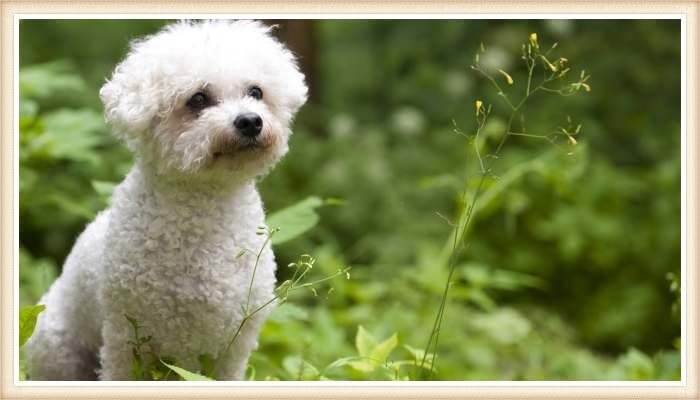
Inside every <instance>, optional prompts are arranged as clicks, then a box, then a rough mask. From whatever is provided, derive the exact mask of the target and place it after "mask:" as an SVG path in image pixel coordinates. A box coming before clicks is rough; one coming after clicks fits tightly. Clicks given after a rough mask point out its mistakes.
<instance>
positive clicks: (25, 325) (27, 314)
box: [19, 304, 46, 347]
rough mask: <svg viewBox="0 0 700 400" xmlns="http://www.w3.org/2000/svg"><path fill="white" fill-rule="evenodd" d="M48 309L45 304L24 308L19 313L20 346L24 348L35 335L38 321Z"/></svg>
mask: <svg viewBox="0 0 700 400" xmlns="http://www.w3.org/2000/svg"><path fill="white" fill-rule="evenodd" d="M45 309H46V306H45V305H43V304H37V305H35V306H27V307H23V308H22V309H21V310H20V312H19V345H20V347H21V346H24V344H25V343H26V342H27V340H29V338H30V337H32V334H33V333H34V328H35V327H36V320H37V318H38V317H39V314H41V312H42V311H44V310H45Z"/></svg>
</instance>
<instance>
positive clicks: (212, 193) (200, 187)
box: [129, 160, 257, 205]
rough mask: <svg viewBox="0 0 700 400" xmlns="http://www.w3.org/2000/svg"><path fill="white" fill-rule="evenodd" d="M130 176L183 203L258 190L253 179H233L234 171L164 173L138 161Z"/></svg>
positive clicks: (157, 194) (155, 193) (217, 199)
mask: <svg viewBox="0 0 700 400" xmlns="http://www.w3.org/2000/svg"><path fill="white" fill-rule="evenodd" d="M129 175H130V178H131V179H133V181H134V182H135V183H136V182H138V183H137V186H140V187H142V188H144V189H146V190H147V191H148V192H150V195H151V196H154V197H158V198H161V199H163V200H167V201H173V202H175V203H183V205H185V204H188V203H191V204H205V203H211V202H218V203H220V204H222V203H226V201H225V200H227V199H229V200H230V199H232V198H233V197H238V196H241V195H243V196H246V195H249V194H251V192H257V191H256V188H255V180H253V179H247V180H241V179H236V177H235V172H231V173H230V174H223V173H219V174H216V175H209V176H204V177H203V176H199V175H183V174H179V175H177V174H172V175H171V174H163V173H159V172H158V171H156V170H155V169H154V168H151V167H150V166H149V165H148V164H146V163H144V162H141V161H138V160H137V162H136V164H135V165H134V167H133V169H132V171H131V172H130V173H129ZM227 175H229V176H227Z"/></svg>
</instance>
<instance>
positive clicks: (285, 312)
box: [19, 20, 681, 380]
mask: <svg viewBox="0 0 700 400" xmlns="http://www.w3.org/2000/svg"><path fill="white" fill-rule="evenodd" d="M163 23H164V21H128V22H126V21H99V22H94V21H74V20H66V21H23V22H22V24H21V26H20V37H21V46H22V48H21V50H20V59H21V71H20V75H21V76H20V133H21V134H20V143H19V144H20V155H19V156H20V157H19V158H20V160H19V162H20V182H19V185H20V202H19V208H20V247H21V249H20V283H21V284H20V303H21V304H22V305H28V304H35V303H36V302H37V301H38V300H39V298H40V296H41V294H42V293H44V292H45V291H46V289H47V288H48V285H49V284H50V282H51V281H52V280H53V279H54V278H55V276H56V275H57V274H58V273H59V271H60V267H59V266H60V265H61V264H62V262H63V260H64V258H65V256H66V255H67V253H68V251H69V250H70V248H71V245H72V243H73V242H74V240H75V238H76V236H77V234H78V233H79V232H80V231H81V230H82V229H83V227H84V225H85V224H86V223H87V222H88V221H89V220H90V219H91V218H92V217H93V216H94V215H95V213H96V212H97V211H98V210H100V209H102V208H103V207H105V206H106V205H107V203H108V198H109V195H110V193H111V189H112V183H113V182H119V181H120V180H121V179H122V178H123V176H124V174H125V173H126V172H127V170H128V168H129V167H130V164H131V157H130V155H129V154H128V152H127V151H126V150H125V149H124V148H123V147H122V146H120V145H118V144H117V143H116V142H115V141H114V140H113V139H112V138H111V137H110V136H109V134H108V132H107V129H106V128H105V127H104V126H103V124H102V122H101V117H100V113H101V105H100V104H99V100H98V98H97V95H96V94H97V91H98V89H99V86H100V85H101V83H102V82H103V81H104V78H105V77H106V76H107V75H108V74H109V72H110V70H111V69H112V68H113V67H114V65H115V63H116V62H117V61H118V60H119V58H120V57H122V56H123V54H124V52H125V50H126V47H125V44H126V40H127V39H128V38H131V37H135V36H137V35H140V34H144V33H149V32H152V31H154V30H155V29H156V28H157V27H158V26H160V25H162V24H163ZM315 29H316V36H315V37H316V38H317V54H316V55H317V57H316V58H317V60H318V65H317V70H316V71H315V72H314V73H313V78H314V79H313V80H314V82H315V83H316V85H315V86H316V88H315V92H314V93H313V94H312V98H311V103H310V104H308V105H307V106H305V107H304V108H303V109H302V112H301V113H300V114H299V116H298V118H297V122H296V123H295V128H294V130H295V134H294V135H293V136H292V137H291V143H290V153H289V154H288V155H287V156H286V158H285V159H284V160H283V161H282V163H281V164H280V165H279V166H278V167H276V169H275V170H274V171H273V172H272V173H271V175H270V176H269V177H267V178H266V179H265V180H264V181H262V182H261V184H260V188H261V191H262V197H263V199H265V202H266V208H267V209H268V210H273V211H274V210H283V209H284V210H285V211H284V212H283V214H281V215H282V216H284V217H283V218H281V217H279V214H277V215H274V213H271V214H270V217H269V219H268V225H269V226H270V227H271V228H272V230H276V228H280V229H279V231H276V232H275V233H274V234H272V236H271V237H272V239H271V240H272V243H273V244H274V246H275V254H276V258H277V260H278V265H280V266H285V265H289V264H292V265H293V266H292V267H291V268H284V267H280V268H279V271H278V281H279V282H281V284H280V285H281V290H280V291H278V292H277V295H278V296H279V299H282V298H285V299H286V298H287V297H289V300H290V301H289V302H282V303H281V304H280V305H278V307H277V308H276V309H275V310H274V311H273V313H272V315H271V317H270V319H269V320H268V322H267V323H266V324H265V325H264V327H263V331H262V334H261V337H260V348H259V350H258V351H256V352H255V353H254V354H253V356H252V358H251V364H250V366H249V370H248V373H247V378H248V379H256V380H298V379H304V380H307V379H308V380H317V379H337V380H347V379H417V378H420V377H421V376H430V377H431V379H438V380H494V379H513V380H567V379H584V380H625V379H630V380H638V379H642V380H646V379H652V380H677V379H679V377H680V353H679V350H680V348H679V347H680V346H679V343H680V342H679V337H680V323H679V319H680V315H679V313H678V310H679V304H680V303H679V302H680V298H681V297H680V292H679V287H680V280H679V279H680V278H679V277H680V275H681V274H680V267H679V266H680V234H681V230H680V165H681V164H680V136H679V132H680V113H679V109H680V92H679V88H680V75H679V70H680V68H679V65H680V25H679V23H678V22H677V21H667V20H666V21H653V20H644V21H632V20H626V21H591V20H581V21H566V20H556V21H515V20H508V21H496V20H492V21H456V20H455V21H419V20H413V21H349V20H347V21H340V20H333V21H317V22H316V23H315ZM95 32H100V39H101V40H100V41H99V45H91V44H89V43H87V44H85V46H72V47H71V46H60V47H56V46H49V45H47V44H46V43H47V42H46V41H45V40H44V39H45V38H46V37H54V38H56V40H55V42H60V43H76V42H77V40H76V38H79V37H89V36H90V35H95ZM532 32H538V33H539V35H538V37H537V38H530V36H529V35H530V33H532ZM523 39H525V41H526V43H525V48H524V49H523V47H521V43H522V41H523ZM480 41H483V51H481V47H482V46H481V43H480ZM555 41H558V42H559V44H558V45H557V46H556V47H555V48H554V50H552V53H549V54H548V53H547V51H549V49H550V48H551V47H552V45H553V44H554V42H555ZM96 43H98V42H96ZM535 43H536V44H535ZM601 43H605V46H601ZM528 44H529V45H530V52H529V53H528V51H527V46H528ZM535 47H537V48H536V49H535V50H536V51H533V48H535ZM523 50H524V52H523ZM538 52H539V53H538ZM475 53H478V54H479V60H478V64H479V69H481V70H482V71H483V72H484V73H486V74H488V75H489V76H490V77H491V78H492V80H493V82H495V83H496V85H497V86H498V87H499V88H500V89H497V90H495V87H496V86H494V83H492V82H491V81H490V80H489V79H486V78H484V77H483V75H481V73H480V72H479V71H475V70H470V68H469V66H470V65H475V63H476V62H477V60H475V57H474V54H475ZM538 54H539V55H541V56H542V57H540V56H539V55H538ZM555 54H565V55H566V58H567V60H566V61H563V60H562V59H561V58H560V56H558V55H555ZM521 57H525V59H522V58H521ZM57 60H63V61H57ZM348 60H352V62H348ZM569 60H570V61H569ZM659 60H664V62H659ZM535 63H536V64H535ZM533 65H536V66H537V69H536V71H539V72H536V73H533V74H532V77H531V79H528V77H529V76H530V74H531V72H530V69H531V68H532V66H533ZM550 66H553V67H555V68H556V71H553V69H552V68H551V67H550ZM579 66H581V67H585V70H586V72H585V73H583V75H582V74H581V73H582V71H581V67H579ZM566 68H571V70H569V71H568V72H567V73H566V76H565V78H567V79H568V78H569V77H570V78H571V80H567V81H566V82H567V83H566V85H561V86H546V87H547V88H551V90H554V91H558V93H554V94H561V95H567V97H566V98H565V99H564V100H565V101H563V100H562V97H560V96H558V95H552V94H553V93H547V90H542V89H540V90H537V91H536V92H534V94H533V95H532V96H531V98H530V99H529V100H528V101H527V104H523V106H522V107H523V108H522V109H519V111H520V110H522V111H523V114H525V118H526V119H525V120H523V119H521V116H520V115H517V116H516V117H514V118H513V120H512V121H509V119H510V118H509V117H510V115H511V113H512V111H513V110H512V107H510V106H509V105H508V103H507V102H505V101H504V98H505V96H508V98H509V99H510V100H511V102H512V106H513V107H517V106H518V101H519V99H520V98H521V97H520V96H522V94H523V93H527V91H528V82H530V91H532V90H533V89H534V88H535V87H537V85H538V83H539V82H541V81H542V80H543V79H547V77H548V76H549V75H552V74H555V73H556V74H557V75H558V74H560V73H562V72H563V71H564V70H566ZM499 70H500V71H499ZM543 71H544V74H543ZM557 75H552V76H557ZM589 75H590V78H588V76H589ZM511 81H512V84H511V83H510V82H511ZM549 83H554V81H552V82H549ZM549 83H548V84H549ZM572 84H573V85H572ZM584 84H585V85H584ZM567 85H568V86H567ZM586 85H588V88H589V89H590V92H589V91H587V87H586ZM574 91H578V92H579V93H582V94H584V95H581V96H570V97H569V96H568V95H569V94H570V93H574ZM476 100H479V101H481V111H484V112H486V111H487V110H489V116H488V118H486V119H484V120H483V124H482V125H483V126H481V129H480V131H479V135H478V138H475V135H474V132H475V130H476V127H475V122H474V120H475V113H476V110H475V108H476V103H475V102H476ZM489 105H490V107H491V108H490V109H489ZM568 115H570V116H571V118H570V119H568V118H566V116H568ZM579 124H580V127H579ZM509 125H510V128H509ZM522 126H526V129H527V130H526V131H525V130H520V128H522ZM511 128H512V130H511ZM455 131H457V133H458V134H455ZM508 131H511V132H514V133H520V134H521V135H504V132H508ZM522 134H525V135H522ZM462 135H464V136H466V138H465V137H464V136H462ZM505 136H507V137H508V139H507V145H504V146H503V148H502V150H501V152H500V153H498V158H497V159H495V158H493V157H490V156H488V154H492V153H493V152H494V150H495V149H496V148H497V147H498V145H499V143H500V142H501V140H503V138H504V137H505ZM534 136H537V137H534ZM572 139H573V141H572ZM551 142H554V143H555V144H554V145H552V144H551ZM573 143H576V144H575V145H574V144H573ZM558 146H559V147H558ZM477 150H478V152H479V153H478V154H479V155H480V157H477V156H476V155H475V151H477ZM568 153H572V154H571V155H569V154H568ZM480 160H481V161H482V162H483V167H485V168H484V169H486V170H487V171H488V174H486V178H485V180H484V182H483V187H482V193H481V194H480V195H479V199H478V201H476V202H475V203H474V204H475V207H474V209H473V212H474V214H473V215H474V216H473V218H472V219H471V220H470V222H469V224H468V229H467V230H466V232H467V234H466V236H465V238H466V239H467V242H466V243H467V246H465V248H464V249H463V251H460V252H458V254H457V256H456V257H454V260H453V264H452V265H453V267H454V268H448V266H449V265H450V264H449V259H450V254H451V249H452V243H453V239H454V237H455V234H454V232H451V231H453V230H454V227H451V226H449V224H453V225H459V224H460V220H461V218H460V216H463V215H464V212H465V210H468V208H469V205H470V204H472V202H473V201H474V198H475V197H476V196H475V193H476V189H477V188H478V186H479V181H480V179H481V176H482V175H483V174H482V173H483V169H482V168H481V167H482V163H480ZM465 189H466V190H465ZM326 198H342V199H343V200H344V203H343V204H344V205H343V207H337V208H336V207H320V206H321V205H322V204H328V201H327V200H326V201H324V200H320V199H326ZM294 199H306V200H305V201H304V202H303V203H302V204H303V205H299V204H297V205H295V206H291V207H290V204H293V203H295V200H294ZM273 215H274V216H273ZM285 215H286V216H285ZM280 218H281V219H280ZM462 225H464V224H462ZM465 227H466V226H465ZM311 228H313V229H311ZM263 234H270V232H263ZM285 235H288V236H289V237H288V238H287V239H291V238H292V236H293V237H294V240H282V239H285ZM299 254H311V255H313V257H310V256H308V257H305V258H303V259H300V258H299ZM312 260H313V262H312ZM348 265H352V266H353V277H352V279H351V280H347V279H333V280H332V281H329V282H328V283H329V286H324V288H323V289H321V288H320V287H319V286H304V282H309V280H313V279H317V280H319V279H323V278H317V277H330V276H340V275H342V274H343V273H344V272H343V271H345V268H346V267H347V266H348ZM304 271H306V272H304ZM450 271H452V272H451V274H452V275H451V278H450ZM300 275H303V279H304V280H297V279H298V278H299V276H300ZM295 281H296V282H297V283H296V284H295V285H294V286H293V287H294V288H296V289H295V290H294V291H292V292H290V291H288V289H290V288H291V287H292V286H291V285H292V284H291V282H295ZM448 281H449V282H450V285H449V292H448V296H447V302H446V306H445V307H444V309H443V313H444V315H442V323H441V326H440V334H439V341H438V342H437V343H436V344H435V345H434V346H433V347H429V348H427V349H426V348H424V347H426V346H425V345H426V341H428V338H429V335H430V333H431V330H432V329H433V325H434V322H435V318H436V316H438V315H436V313H437V312H438V310H439V306H440V302H441V299H442V296H443V294H444V291H445V287H446V286H445V283H446V282H448ZM323 283H325V282H323ZM312 288H313V289H314V290H311V289H312ZM291 294H293V296H287V295H291ZM249 311H253V310H249ZM125 323H126V322H125ZM360 327H363V328H360ZM361 331H362V332H364V333H362V336H363V338H362V339H361V340H360V342H362V343H363V345H362V350H361V351H360V349H359V348H358V346H356V343H357V341H358V337H359V336H360V332H361ZM139 334H140V332H139ZM394 334H396V336H394ZM369 338H372V339H371V340H370V339H369ZM392 338H396V340H395V341H396V343H394V342H395V341H394V339H392ZM135 340H137V339H135ZM381 343H386V346H385V350H384V351H378V352H379V353H381V354H378V355H379V356H383V354H384V353H386V349H388V348H391V349H390V350H389V351H388V353H387V356H386V357H384V360H381V361H379V362H374V361H371V360H368V359H367V358H368V357H369V356H368V354H371V352H372V349H374V348H375V347H376V346H377V345H379V344H381ZM222 345H225V344H222ZM142 347H143V350H146V351H147V343H145V344H143V345H142ZM426 350H427V352H426ZM161 358H162V360H163V361H164V362H166V363H167V364H169V365H172V366H177V365H178V364H177V360H168V359H167V357H164V358H163V357H161ZM377 358H378V359H381V358H382V357H377ZM424 360H425V362H423V361H424ZM145 363H146V362H145V361H144V364H145ZM200 363H201V368H200V370H199V371H193V373H197V374H199V375H202V376H211V373H210V372H211V371H213V366H212V364H213V363H215V357H214V355H211V356H206V355H201V357H200ZM351 363H352V364H351ZM420 364H423V368H416V366H419V365H420ZM353 365H355V366H356V367H359V368H355V367H353ZM432 365H434V367H435V368H434V370H433V373H432V375H429V374H428V371H429V369H428V368H429V367H430V366H432ZM426 366H427V367H428V368H426ZM144 368H145V370H147V369H148V368H152V369H151V371H150V376H148V374H145V375H144V374H143V370H142V371H140V372H141V374H142V375H141V376H142V377H143V379H183V377H182V376H181V375H179V374H177V371H174V370H173V369H171V368H168V367H167V366H165V365H164V364H163V363H161V362H160V361H159V360H157V359H156V363H154V364H152V365H151V366H149V367H144Z"/></svg>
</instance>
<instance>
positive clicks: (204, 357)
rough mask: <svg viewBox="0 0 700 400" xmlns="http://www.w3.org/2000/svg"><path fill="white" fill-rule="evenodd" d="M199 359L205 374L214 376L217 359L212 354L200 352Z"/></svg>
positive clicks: (201, 369)
mask: <svg viewBox="0 0 700 400" xmlns="http://www.w3.org/2000/svg"><path fill="white" fill-rule="evenodd" d="M197 359H198V360H199V366H200V371H202V374H203V375H205V376H212V375H213V374H214V367H216V360H215V359H214V357H213V356H212V355H211V354H207V353H205V354H200V355H199V357H197Z"/></svg>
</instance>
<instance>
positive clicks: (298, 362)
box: [282, 356, 321, 381]
mask: <svg viewBox="0 0 700 400" xmlns="http://www.w3.org/2000/svg"><path fill="white" fill-rule="evenodd" d="M282 367H283V368H284V370H285V371H287V373H288V374H289V375H290V376H291V377H292V378H294V379H299V380H303V381H309V380H317V379H318V377H319V376H320V375H321V373H320V372H319V371H318V369H317V368H316V367H314V366H313V365H312V364H311V363H309V362H308V361H306V360H304V359H303V358H301V357H299V356H287V357H285V358H284V360H282Z"/></svg>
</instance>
